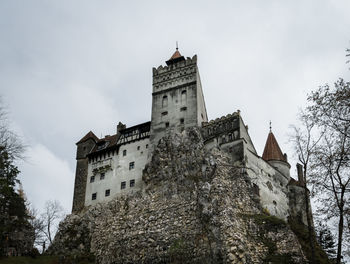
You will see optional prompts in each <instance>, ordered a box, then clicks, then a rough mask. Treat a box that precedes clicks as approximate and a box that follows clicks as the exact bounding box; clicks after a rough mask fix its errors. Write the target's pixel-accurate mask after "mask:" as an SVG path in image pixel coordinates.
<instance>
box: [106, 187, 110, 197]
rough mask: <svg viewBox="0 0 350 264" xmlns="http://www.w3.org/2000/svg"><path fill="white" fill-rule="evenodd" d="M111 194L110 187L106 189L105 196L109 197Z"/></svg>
mask: <svg viewBox="0 0 350 264" xmlns="http://www.w3.org/2000/svg"><path fill="white" fill-rule="evenodd" d="M110 194H111V190H110V189H108V190H106V191H105V196H106V197H107V196H110Z"/></svg>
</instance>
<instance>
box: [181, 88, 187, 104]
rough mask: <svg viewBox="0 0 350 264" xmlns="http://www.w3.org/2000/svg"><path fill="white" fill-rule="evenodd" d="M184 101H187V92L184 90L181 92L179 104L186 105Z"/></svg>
mask: <svg viewBox="0 0 350 264" xmlns="http://www.w3.org/2000/svg"><path fill="white" fill-rule="evenodd" d="M186 100H187V92H186V90H183V91H182V92H181V103H183V104H184V103H186Z"/></svg>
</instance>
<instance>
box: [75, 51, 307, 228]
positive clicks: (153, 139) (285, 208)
mask: <svg viewBox="0 0 350 264" xmlns="http://www.w3.org/2000/svg"><path fill="white" fill-rule="evenodd" d="M190 127H198V128H199V129H200V132H201V135H202V138H203V140H204V144H205V147H206V149H208V150H210V149H212V148H219V149H221V150H222V151H224V152H226V153H228V154H229V155H230V156H231V157H232V160H233V162H232V166H237V167H240V168H241V170H244V172H245V173H246V174H247V175H248V176H249V178H250V179H251V181H252V182H253V183H254V186H255V190H256V192H257V193H258V194H259V196H260V203H261V205H262V207H263V208H266V209H267V210H268V211H269V212H270V213H271V214H273V215H276V216H278V217H280V218H282V219H287V217H288V216H289V215H299V216H301V218H302V219H303V221H304V223H305V222H306V219H305V217H306V216H305V214H304V210H303V209H302V208H303V195H302V192H303V187H302V173H301V168H300V166H299V167H298V179H299V181H296V180H294V179H293V178H291V177H290V165H289V163H288V161H287V155H286V154H283V153H282V151H281V149H280V147H279V145H278V143H277V140H276V138H275V137H274V135H273V133H272V132H271V131H270V133H269V134H268V137H267V141H266V145H265V149H264V152H263V155H262V156H259V155H258V153H257V152H256V150H255V147H254V145H253V142H252V140H251V138H250V136H249V134H248V128H247V126H246V125H245V124H244V122H243V119H242V117H241V115H240V112H239V111H237V112H235V113H232V114H228V115H227V116H224V117H221V118H217V119H215V120H212V121H208V117H207V112H206V107H205V101H204V96H203V91H202V85H201V81H200V76H199V71H198V67H197V56H196V55H194V56H193V57H192V58H189V57H187V58H185V57H184V56H182V55H181V54H180V52H179V51H178V49H176V51H175V53H174V54H173V55H172V56H171V58H170V59H169V60H168V61H166V66H159V67H158V68H153V89H152V116H151V121H150V122H145V123H142V124H139V125H136V126H133V127H127V126H126V125H125V124H122V123H121V122H119V124H118V125H117V128H116V134H114V135H110V136H105V137H104V138H98V137H97V136H96V135H95V134H94V133H93V132H91V131H90V132H89V133H87V134H86V135H85V136H84V137H83V138H82V139H81V140H79V141H78V142H77V143H76V145H77V155H76V159H77V166H76V175H75V185H74V197H73V208H72V212H73V213H77V212H80V211H81V210H82V209H84V208H85V207H87V206H90V205H95V204H97V203H99V202H105V201H109V200H111V199H112V198H113V197H115V196H118V195H119V196H120V195H123V194H126V193H130V192H134V191H137V190H140V189H142V188H143V184H144V183H143V181H142V173H143V169H144V168H145V165H146V164H147V162H148V161H149V160H150V157H151V156H152V150H153V149H154V148H155V146H156V145H157V143H158V142H159V140H160V139H161V138H162V137H163V136H164V135H166V134H168V133H175V132H177V133H181V132H182V131H183V130H185V129H186V128H190Z"/></svg>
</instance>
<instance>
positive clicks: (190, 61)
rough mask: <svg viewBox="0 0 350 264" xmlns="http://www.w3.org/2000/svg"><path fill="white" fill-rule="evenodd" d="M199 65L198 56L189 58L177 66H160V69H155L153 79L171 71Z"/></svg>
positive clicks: (176, 64)
mask: <svg viewBox="0 0 350 264" xmlns="http://www.w3.org/2000/svg"><path fill="white" fill-rule="evenodd" d="M196 63H197V55H193V57H192V58H190V57H187V58H186V59H185V60H184V61H180V62H178V63H175V64H171V65H165V66H163V65H159V66H158V68H155V67H153V69H152V71H153V77H154V76H156V75H161V74H164V73H167V72H169V71H173V70H174V69H176V68H183V67H186V66H189V65H193V64H196Z"/></svg>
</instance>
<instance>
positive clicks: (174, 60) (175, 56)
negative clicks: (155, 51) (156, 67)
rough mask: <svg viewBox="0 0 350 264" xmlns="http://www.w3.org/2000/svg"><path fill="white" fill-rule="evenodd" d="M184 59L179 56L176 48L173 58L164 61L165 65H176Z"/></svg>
mask: <svg viewBox="0 0 350 264" xmlns="http://www.w3.org/2000/svg"><path fill="white" fill-rule="evenodd" d="M184 60H185V57H184V56H182V55H181V53H180V51H179V49H178V48H176V51H175V52H174V54H173V56H171V58H170V59H169V60H167V61H166V64H167V65H171V64H174V63H177V62H179V61H184Z"/></svg>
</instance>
